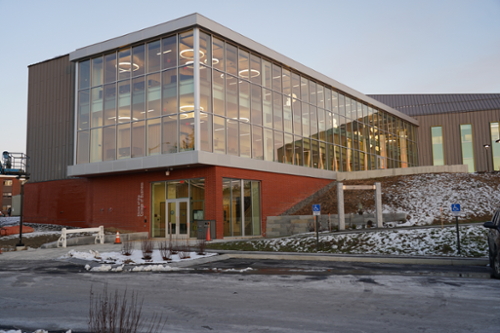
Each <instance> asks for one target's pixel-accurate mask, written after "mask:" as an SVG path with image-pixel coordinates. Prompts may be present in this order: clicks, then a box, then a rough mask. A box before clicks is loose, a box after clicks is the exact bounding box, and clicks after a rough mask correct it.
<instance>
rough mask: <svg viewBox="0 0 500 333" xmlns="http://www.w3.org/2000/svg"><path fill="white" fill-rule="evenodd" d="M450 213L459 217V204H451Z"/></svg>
mask: <svg viewBox="0 0 500 333" xmlns="http://www.w3.org/2000/svg"><path fill="white" fill-rule="evenodd" d="M451 212H452V213H453V215H455V216H458V215H460V204H451Z"/></svg>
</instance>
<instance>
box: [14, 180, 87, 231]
mask: <svg viewBox="0 0 500 333" xmlns="http://www.w3.org/2000/svg"><path fill="white" fill-rule="evenodd" d="M87 188H88V181H87V180H86V179H67V180H55V181H50V182H40V183H26V185H24V204H23V221H24V222H32V223H48V224H59V225H67V226H75V227H83V228H85V227H88V226H89V225H88V221H86V214H85V211H86V206H87Z"/></svg>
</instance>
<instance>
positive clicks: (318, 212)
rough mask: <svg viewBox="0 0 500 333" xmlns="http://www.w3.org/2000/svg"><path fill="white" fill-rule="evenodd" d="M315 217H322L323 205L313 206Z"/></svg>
mask: <svg viewBox="0 0 500 333" xmlns="http://www.w3.org/2000/svg"><path fill="white" fill-rule="evenodd" d="M313 215H321V205H320V204H316V205H313Z"/></svg>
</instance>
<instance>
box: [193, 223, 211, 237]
mask: <svg viewBox="0 0 500 333" xmlns="http://www.w3.org/2000/svg"><path fill="white" fill-rule="evenodd" d="M196 225H197V229H198V232H197V239H207V232H209V233H210V239H214V237H215V220H197V221H196Z"/></svg>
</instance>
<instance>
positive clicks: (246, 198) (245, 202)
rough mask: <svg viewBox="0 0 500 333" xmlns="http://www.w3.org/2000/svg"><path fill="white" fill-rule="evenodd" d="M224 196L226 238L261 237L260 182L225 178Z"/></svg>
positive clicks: (223, 184) (223, 183)
mask: <svg viewBox="0 0 500 333" xmlns="http://www.w3.org/2000/svg"><path fill="white" fill-rule="evenodd" d="M222 196H223V210H224V236H225V237H231V236H260V235H261V219H260V182H258V181H253V180H244V179H229V178H224V179H223V181H222Z"/></svg>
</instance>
